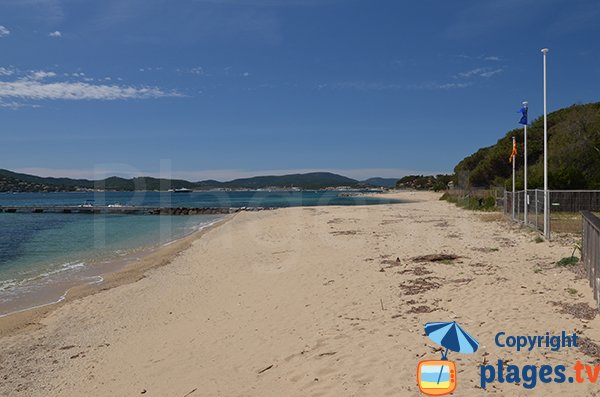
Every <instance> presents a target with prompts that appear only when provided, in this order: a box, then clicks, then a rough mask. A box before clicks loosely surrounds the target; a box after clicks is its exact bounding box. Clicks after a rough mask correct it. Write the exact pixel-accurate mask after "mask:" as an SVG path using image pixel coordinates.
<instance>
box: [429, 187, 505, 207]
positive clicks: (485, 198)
mask: <svg viewBox="0 0 600 397" xmlns="http://www.w3.org/2000/svg"><path fill="white" fill-rule="evenodd" d="M440 200H446V201H448V202H449V203H454V204H456V205H457V206H459V207H461V208H466V209H469V210H481V211H491V210H494V209H495V207H496V198H495V197H494V196H492V195H491V194H489V193H484V194H483V195H481V196H469V195H467V196H461V195H456V194H452V193H451V192H450V191H448V192H446V193H444V194H443V195H442V197H440Z"/></svg>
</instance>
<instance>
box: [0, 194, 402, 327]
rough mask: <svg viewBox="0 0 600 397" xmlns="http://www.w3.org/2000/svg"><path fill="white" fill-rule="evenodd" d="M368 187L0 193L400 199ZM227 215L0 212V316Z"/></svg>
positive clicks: (164, 199) (50, 299) (156, 202)
mask: <svg viewBox="0 0 600 397" xmlns="http://www.w3.org/2000/svg"><path fill="white" fill-rule="evenodd" d="M364 193H366V192H365V191H352V192H343V193H341V192H339V191H232V192H226V191H207V192H191V193H170V192H72V193H71V192H69V193H0V207H7V206H52V205H55V206H78V205H92V206H103V205H110V204H120V205H131V206H152V207H194V208H198V207H219V208H235V207H276V208H279V207H295V206H317V205H319V206H321V205H376V204H387V203H392V202H398V200H390V199H386V198H385V197H384V196H382V197H380V198H378V197H372V196H366V195H364ZM226 216H227V215H189V216H169V215H135V214H131V215H120V214H119V215H116V214H76V213H72V214H62V213H5V212H0V317H1V316H5V315H7V314H10V313H14V312H18V311H23V310H27V309H30V308H34V307H40V306H44V305H49V304H52V303H56V302H60V301H61V300H63V299H64V298H65V296H66V294H67V292H68V290H69V289H71V288H73V287H75V286H79V285H82V284H101V283H102V282H103V280H104V279H103V275H105V274H107V273H110V272H113V271H116V270H119V268H122V267H123V266H125V265H126V264H127V263H130V262H131V261H134V260H138V259H140V258H142V257H143V256H144V255H146V254H148V253H149V252H152V251H153V250H156V249H157V248H160V247H161V246H165V245H169V244H171V243H173V242H174V241H176V240H178V239H181V238H183V237H185V236H187V235H189V234H191V233H194V232H196V231H199V230H201V229H203V228H206V227H208V226H210V225H213V224H215V223H216V222H219V221H221V220H223V219H224V217H226Z"/></svg>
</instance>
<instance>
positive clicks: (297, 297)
mask: <svg viewBox="0 0 600 397" xmlns="http://www.w3.org/2000/svg"><path fill="white" fill-rule="evenodd" d="M393 194H394V195H397V196H398V197H401V198H404V199H411V201H410V202H409V203H402V204H387V205H376V206H354V207H344V206H323V207H293V208H283V209H278V210H274V211H268V212H262V213H241V214H238V215H236V216H235V218H232V219H230V220H228V221H227V222H225V223H224V224H222V225H221V227H216V228H211V230H209V231H206V232H205V233H204V234H202V237H201V238H196V239H195V240H193V241H191V242H190V243H189V245H187V246H182V247H181V248H182V249H183V248H185V249H183V250H180V251H177V252H174V253H173V256H172V257H171V260H170V262H169V266H162V267H156V268H152V271H147V272H145V273H142V275H140V274H139V273H138V274H137V275H134V274H132V275H131V280H133V281H135V280H137V282H132V283H125V284H120V286H119V288H111V289H110V291H108V292H107V293H104V294H92V295H88V296H86V297H85V298H82V299H76V300H72V301H70V303H68V304H59V305H56V307H57V309H56V310H53V311H51V312H50V313H49V314H47V315H46V316H45V317H43V318H41V319H40V320H39V321H38V322H36V323H33V324H30V326H29V328H27V329H26V331H24V332H17V333H12V334H9V335H6V336H3V337H2V344H0V354H2V356H3V365H2V368H0V378H3V379H5V382H4V383H2V384H0V394H7V395H12V394H16V393H17V392H19V393H20V394H21V395H27V396H58V395H60V396H80V395H95V396H112V395H139V394H147V395H176V396H184V395H190V393H193V394H191V395H194V394H198V393H199V391H201V392H200V394H202V395H207V396H222V395H232V396H233V395H235V396H238V395H244V396H276V395H277V396H281V395H290V396H301V395H302V396H304V395H382V396H383V395H408V396H412V395H414V396H417V395H418V393H419V391H418V388H417V386H416V379H415V372H416V368H417V364H418V362H419V361H421V360H428V359H431V360H435V359H438V358H439V352H438V351H437V350H436V348H437V345H435V344H434V343H433V342H431V341H430V340H429V339H428V338H427V337H425V335H424V334H423V325H424V324H425V323H426V322H432V321H456V322H458V323H460V325H461V326H462V327H464V328H465V330H466V331H468V332H470V334H471V335H473V337H475V338H476V339H477V340H478V341H479V343H480V349H479V350H478V351H477V352H476V353H474V354H471V355H459V354H456V353H452V356H451V357H450V359H451V360H453V361H454V360H455V361H456V366H457V374H458V375H457V376H458V378H459V381H458V388H457V391H459V393H460V394H461V395H466V396H473V397H474V396H479V395H481V392H482V390H481V389H480V388H479V387H477V385H479V374H478V371H479V368H480V366H481V364H482V362H483V363H484V364H485V362H486V361H487V362H491V363H495V362H496V361H497V360H503V361H504V360H508V359H510V360H511V361H513V363H514V364H515V365H520V366H521V367H522V366H523V365H526V364H527V365H536V366H538V367H539V366H540V365H545V364H550V365H556V364H568V365H570V364H572V363H574V362H576V361H577V360H580V361H582V362H584V363H592V362H594V360H597V359H598V358H599V357H598V356H597V355H595V354H596V353H595V350H594V349H593V347H594V346H600V316H597V315H596V314H597V313H596V310H595V302H594V299H593V296H592V295H593V292H592V290H591V289H590V287H589V285H588V282H587V280H585V279H582V278H578V276H577V274H576V273H575V272H573V271H571V270H570V269H568V268H564V267H560V266H557V265H556V262H557V261H558V260H559V259H560V258H562V257H565V256H567V255H569V254H570V253H571V250H572V247H571V246H568V245H566V244H564V243H561V242H558V241H557V242H541V243H537V242H536V241H535V239H534V234H533V233H530V232H529V231H528V230H525V229H519V228H515V227H507V224H506V223H505V222H503V221H499V220H496V219H497V217H488V216H481V214H479V213H475V212H472V211H467V210H464V209H461V208H459V207H456V206H455V205H453V204H451V203H448V202H445V201H440V200H438V198H439V194H433V193H428V192H394V193H393ZM484 215H486V214H484ZM167 248H169V247H167ZM437 256H443V258H455V259H447V260H446V259H443V260H440V261H438V260H437V259H431V258H432V257H437ZM423 258H425V259H423ZM427 258H430V259H427ZM157 260H158V259H157ZM574 308H575V309H577V310H574ZM584 309H585V310H584ZM581 313H583V317H582V314H581ZM588 313H591V314H593V316H592V315H590V316H589V317H587V316H588ZM562 330H564V331H566V332H567V333H572V332H577V333H578V335H579V336H580V337H581V340H586V341H588V342H586V343H587V344H588V345H587V346H591V348H589V347H588V348H587V349H584V348H582V349H561V350H560V351H558V352H552V351H546V350H543V349H534V350H532V351H525V350H521V351H520V352H514V351H511V350H509V349H506V348H504V349H503V348H501V347H499V346H497V345H496V344H495V343H494V335H496V334H497V333H498V332H499V331H503V332H506V334H507V335H543V334H544V333H545V332H546V331H551V332H552V333H553V334H560V332H561V331H562ZM568 368H570V367H568ZM594 387H595V385H594V384H593V383H586V384H577V385H570V384H568V383H564V384H558V383H553V384H544V385H542V384H540V385H538V388H536V389H535V390H531V391H529V390H528V393H531V394H532V395H540V396H541V395H543V396H549V395H556V396H558V395H572V394H578V395H584V394H585V395H587V394H590V393H593V392H594V390H595V388H594ZM488 390H490V392H492V393H497V394H500V395H508V394H515V393H517V394H518V393H520V392H523V391H524V389H523V388H522V386H517V385H514V384H509V383H498V382H496V383H494V384H493V387H492V384H490V385H489V387H488ZM194 392H195V393H194Z"/></svg>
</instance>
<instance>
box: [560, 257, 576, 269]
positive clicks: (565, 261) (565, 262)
mask: <svg viewBox="0 0 600 397" xmlns="http://www.w3.org/2000/svg"><path fill="white" fill-rule="evenodd" d="M578 263H579V258H578V257H576V256H566V257H564V258H562V259H561V260H559V261H558V262H556V264H557V265H558V266H562V267H566V266H574V265H576V264H578Z"/></svg>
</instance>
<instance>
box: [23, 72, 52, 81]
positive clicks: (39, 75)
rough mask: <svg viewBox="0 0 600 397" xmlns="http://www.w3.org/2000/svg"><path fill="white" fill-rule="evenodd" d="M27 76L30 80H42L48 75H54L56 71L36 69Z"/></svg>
mask: <svg viewBox="0 0 600 397" xmlns="http://www.w3.org/2000/svg"><path fill="white" fill-rule="evenodd" d="M28 77H29V78H30V79H32V80H44V79H46V78H49V77H56V73H54V72H46V71H43V70H38V71H34V72H32V73H31V74H30V75H29V76H28Z"/></svg>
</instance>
